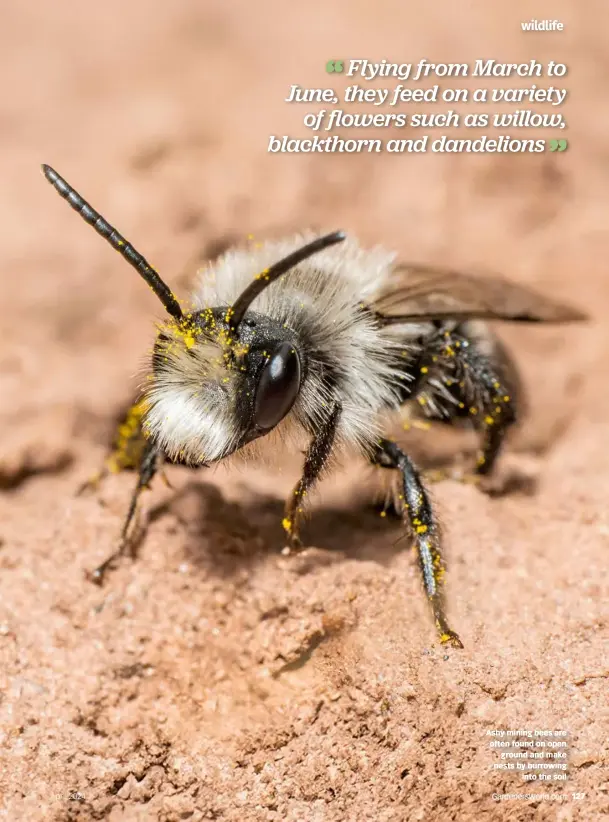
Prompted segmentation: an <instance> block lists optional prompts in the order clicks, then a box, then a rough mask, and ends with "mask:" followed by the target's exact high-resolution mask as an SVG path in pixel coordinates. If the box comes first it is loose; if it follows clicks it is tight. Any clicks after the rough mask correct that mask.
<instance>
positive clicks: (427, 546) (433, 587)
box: [372, 439, 463, 648]
mask: <svg viewBox="0 0 609 822" xmlns="http://www.w3.org/2000/svg"><path fill="white" fill-rule="evenodd" d="M372 461H373V462H374V463H375V464H376V465H380V466H381V467H382V468H391V469H394V470H397V471H399V473H400V491H401V494H400V496H401V498H402V502H403V520H404V523H405V524H406V525H407V526H408V527H409V530H410V531H411V532H412V534H413V537H414V542H415V546H416V549H417V556H418V560H419V568H420V570H421V574H422V577H423V585H424V588H425V593H426V594H427V598H428V600H429V604H430V606H431V610H432V613H433V617H434V621H435V625H436V630H437V632H438V635H439V638H440V642H442V643H443V644H446V645H452V646H453V647H454V648H462V647H463V644H462V642H461V640H460V639H459V636H458V634H456V633H455V631H453V630H452V629H451V628H450V627H449V625H448V621H447V617H446V607H445V602H444V592H443V586H444V577H445V574H446V565H445V562H444V558H443V557H442V552H441V545H440V533H439V528H438V524H437V522H436V520H435V517H434V515H433V511H432V507H431V503H430V500H429V497H428V495H427V492H426V490H425V488H424V486H423V483H422V482H421V479H420V476H419V472H418V471H417V469H416V468H415V466H414V464H413V462H412V460H411V459H410V457H408V455H407V454H405V453H404V452H403V451H402V450H401V449H400V448H399V447H398V446H397V445H396V444H395V443H394V442H391V440H386V439H383V440H380V442H379V443H378V445H377V448H376V452H375V453H374V454H373V457H372Z"/></svg>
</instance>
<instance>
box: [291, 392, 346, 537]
mask: <svg viewBox="0 0 609 822" xmlns="http://www.w3.org/2000/svg"><path fill="white" fill-rule="evenodd" d="M340 411H341V408H340V405H339V404H338V403H335V404H334V405H333V406H332V409H331V412H330V415H329V416H328V418H327V420H326V421H325V424H324V425H323V426H322V427H321V428H320V430H319V431H318V432H317V433H316V435H315V437H314V438H313V440H312V442H311V444H310V446H309V448H308V450H307V453H306V456H305V462H304V468H303V472H302V477H301V478H300V479H299V481H298V482H297V483H296V486H295V487H294V490H293V491H292V494H291V495H290V497H289V498H288V500H287V501H286V505H285V515H284V518H283V523H282V524H283V528H284V531H285V532H286V534H287V536H288V542H289V545H288V548H290V549H291V550H293V551H298V550H301V549H302V542H301V540H300V533H299V532H300V527H299V526H300V520H301V519H302V514H303V513H304V509H303V505H304V498H305V497H306V495H307V493H308V492H309V490H310V489H311V488H312V487H313V485H314V484H315V482H316V481H317V479H318V477H319V475H320V474H321V472H322V470H323V468H324V466H325V464H326V462H327V460H328V457H329V456H330V453H331V451H332V446H333V444H334V438H335V436H336V430H337V428H338V420H339V417H340Z"/></svg>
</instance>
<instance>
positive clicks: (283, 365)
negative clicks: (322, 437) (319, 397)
mask: <svg viewBox="0 0 609 822" xmlns="http://www.w3.org/2000/svg"><path fill="white" fill-rule="evenodd" d="M300 376H301V369H300V357H299V356H298V352H297V351H296V349H295V348H294V346H293V345H292V344H291V343H288V342H283V343H281V344H280V345H279V346H278V347H277V348H276V349H275V351H274V353H273V354H272V356H271V358H270V359H269V360H268V361H267V363H266V365H265V366H264V368H263V370H262V374H261V375H260V380H259V382H258V388H257V390H256V398H255V401H254V425H255V426H256V427H257V428H259V429H261V430H266V431H268V430H270V429H271V428H274V427H275V426H276V425H277V424H278V423H280V422H281V420H282V419H283V418H284V417H285V415H286V414H287V413H288V411H289V410H290V408H291V407H292V406H293V405H294V402H295V400H296V397H297V396H298V392H299V390H300Z"/></svg>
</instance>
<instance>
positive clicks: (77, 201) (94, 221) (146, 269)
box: [42, 164, 182, 320]
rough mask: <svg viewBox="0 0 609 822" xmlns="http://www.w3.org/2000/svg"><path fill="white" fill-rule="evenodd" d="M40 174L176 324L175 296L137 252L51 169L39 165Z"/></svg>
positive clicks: (179, 313)
mask: <svg viewBox="0 0 609 822" xmlns="http://www.w3.org/2000/svg"><path fill="white" fill-rule="evenodd" d="M42 172H43V174H44V176H45V177H46V178H47V180H48V181H49V183H50V184H51V185H52V186H53V188H54V189H55V191H57V192H58V193H59V194H60V195H61V196H62V197H63V198H64V200H67V202H68V203H69V204H70V205H71V206H72V208H73V209H74V211H77V212H78V213H79V214H80V216H81V217H82V218H83V220H84V221H85V222H86V223H89V225H91V226H93V228H94V229H95V230H96V231H97V233H98V234H100V235H101V236H102V237H103V238H104V240H107V241H108V242H109V243H110V245H111V246H112V248H113V249H114V250H115V251H118V253H119V254H120V255H121V257H124V259H125V260H127V262H128V263H129V264H130V265H132V266H133V267H134V268H135V270H136V271H137V272H138V274H140V276H141V277H143V278H144V279H145V280H146V282H147V283H148V285H149V286H150V288H151V289H152V290H153V291H154V293H155V294H156V295H157V297H158V298H159V300H160V301H161V302H162V303H163V305H164V306H165V309H166V310H167V312H168V313H169V314H171V316H172V317H174V318H175V319H176V320H179V319H181V318H182V309H181V308H180V306H179V303H178V301H177V300H176V298H175V296H174V295H173V293H172V292H171V290H170V288H169V287H168V286H167V285H166V284H165V283H164V282H163V280H162V279H161V278H160V277H159V275H158V274H157V272H156V271H155V270H154V268H153V267H152V266H151V265H150V263H148V261H147V260H146V259H145V258H144V257H143V256H142V255H141V254H140V253H139V251H136V250H135V248H134V247H133V246H132V245H131V243H129V242H127V240H125V238H124V237H123V236H122V235H121V234H119V232H118V231H117V230H116V229H115V228H114V227H113V226H111V225H110V223H108V222H107V221H106V220H105V219H104V218H103V217H102V216H101V214H99V213H98V212H97V211H95V209H94V208H92V207H91V206H90V205H89V203H88V202H87V201H86V200H84V199H83V198H82V197H81V196H80V194H79V193H78V192H77V191H76V189H74V188H72V186H71V185H70V184H69V183H67V182H66V181H65V180H64V179H63V177H60V176H59V174H58V173H57V172H56V171H55V170H54V169H52V168H51V166H47V165H44V164H43V166H42Z"/></svg>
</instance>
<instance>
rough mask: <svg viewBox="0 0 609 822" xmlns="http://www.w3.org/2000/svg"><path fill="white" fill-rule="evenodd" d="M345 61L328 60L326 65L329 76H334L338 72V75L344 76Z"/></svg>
mask: <svg viewBox="0 0 609 822" xmlns="http://www.w3.org/2000/svg"><path fill="white" fill-rule="evenodd" d="M343 63H344V60H328V62H327V63H326V71H327V72H328V74H332V73H333V72H336V74H342V72H343V71H344V69H343Z"/></svg>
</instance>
